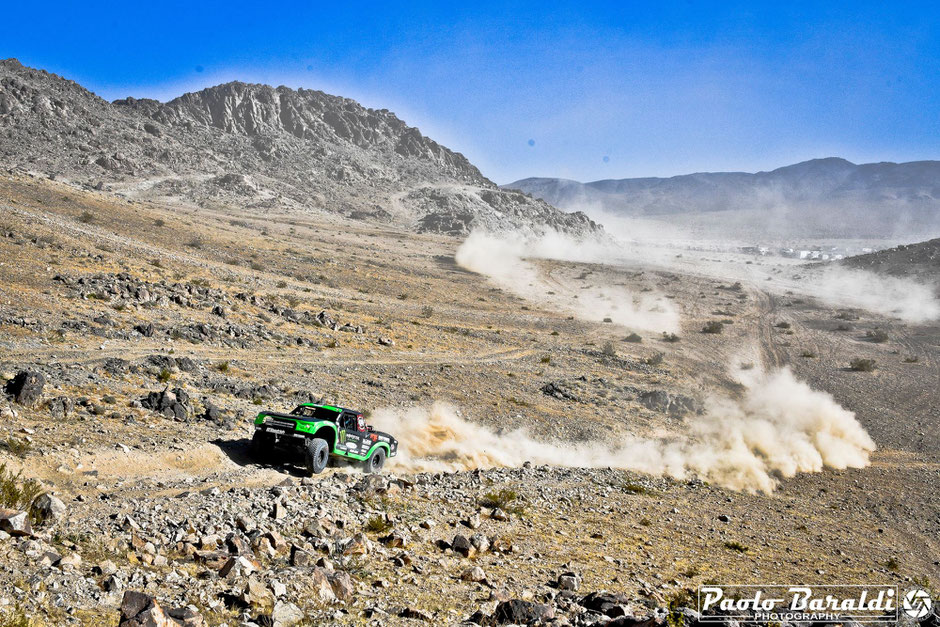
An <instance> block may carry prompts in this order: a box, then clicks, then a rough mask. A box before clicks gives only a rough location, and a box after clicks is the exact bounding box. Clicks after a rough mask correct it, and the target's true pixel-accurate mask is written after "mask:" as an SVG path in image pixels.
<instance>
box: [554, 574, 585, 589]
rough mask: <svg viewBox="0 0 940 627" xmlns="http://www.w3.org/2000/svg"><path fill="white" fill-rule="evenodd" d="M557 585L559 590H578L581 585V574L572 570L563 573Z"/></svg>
mask: <svg viewBox="0 0 940 627" xmlns="http://www.w3.org/2000/svg"><path fill="white" fill-rule="evenodd" d="M557 585H558V589H559V590H570V591H572V592H577V591H578V588H580V587H581V576H580V575H578V574H576V573H572V572H567V573H562V574H561V575H559V576H558V581H557Z"/></svg>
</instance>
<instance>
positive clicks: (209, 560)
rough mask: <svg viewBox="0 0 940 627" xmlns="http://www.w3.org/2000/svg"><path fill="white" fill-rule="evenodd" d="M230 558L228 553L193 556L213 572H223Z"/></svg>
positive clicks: (201, 552) (210, 552) (197, 554)
mask: <svg viewBox="0 0 940 627" xmlns="http://www.w3.org/2000/svg"><path fill="white" fill-rule="evenodd" d="M145 552H148V551H145ZM229 557H231V556H230V555H229V554H228V551H196V553H195V554H194V555H193V559H194V560H195V561H197V562H200V563H202V564H205V565H206V568H211V569H212V570H221V569H222V567H223V566H225V564H226V563H227V562H228V560H229Z"/></svg>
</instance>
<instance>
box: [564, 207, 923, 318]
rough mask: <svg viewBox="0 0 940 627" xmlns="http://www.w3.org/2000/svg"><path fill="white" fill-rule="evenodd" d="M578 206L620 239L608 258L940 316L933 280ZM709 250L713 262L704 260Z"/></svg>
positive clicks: (898, 312)
mask: <svg viewBox="0 0 940 627" xmlns="http://www.w3.org/2000/svg"><path fill="white" fill-rule="evenodd" d="M578 209H579V210H580V211H583V212H584V213H586V214H587V215H589V216H590V217H591V218H592V219H594V220H596V221H597V222H598V223H601V224H603V225H604V229H605V230H606V231H607V233H608V234H609V235H610V237H611V238H612V239H614V240H615V241H616V242H617V243H618V245H617V247H616V250H614V251H609V254H607V255H606V259H607V261H606V263H610V264H620V265H627V266H637V265H639V266H650V265H652V266H656V267H660V268H662V269H665V270H670V271H677V272H686V273H691V274H698V275H704V276H709V277H711V278H714V279H718V280H722V281H729V282H730V281H749V282H752V283H753V284H755V285H757V286H758V287H760V288H761V289H762V290H768V291H774V292H779V293H783V292H786V291H791V292H794V293H798V294H801V295H805V296H811V297H813V298H817V299H819V300H820V301H822V302H824V303H826V304H828V305H830V306H833V307H857V308H860V309H865V310H868V311H872V312H875V313H879V314H883V315H886V316H892V317H896V318H899V319H901V320H903V321H905V322H911V323H915V324H917V323H923V322H930V321H932V320H938V319H940V300H938V298H937V295H938V294H940V290H938V288H937V286H936V285H934V284H931V283H930V282H924V281H921V280H915V279H912V278H902V277H892V276H884V275H881V274H877V273H874V272H870V271H867V270H863V269H856V268H847V267H845V266H842V265H840V264H837V263H829V264H821V263H820V262H815V261H809V262H803V261H798V260H788V259H786V258H783V257H759V258H755V257H754V256H742V255H740V254H733V253H731V252H730V251H732V250H735V249H736V248H738V247H740V246H744V245H753V244H754V242H753V241H743V240H742V241H735V240H732V239H729V238H727V237H722V238H721V239H715V238H714V237H712V238H703V237H702V236H701V235H696V234H693V233H691V232H690V231H689V230H688V229H685V228H681V227H679V226H676V225H674V224H671V223H665V222H661V221H657V220H655V219H643V218H635V217H625V216H620V215H616V214H612V213H608V212H604V211H602V210H599V209H598V208H597V207H592V206H581V207H578ZM703 256H705V257H708V262H705V263H703V260H702V257H703Z"/></svg>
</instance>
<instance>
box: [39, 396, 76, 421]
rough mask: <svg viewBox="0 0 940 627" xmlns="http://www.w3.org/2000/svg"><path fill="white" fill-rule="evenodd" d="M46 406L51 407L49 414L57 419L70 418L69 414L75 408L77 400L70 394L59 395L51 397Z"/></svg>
mask: <svg viewBox="0 0 940 627" xmlns="http://www.w3.org/2000/svg"><path fill="white" fill-rule="evenodd" d="M46 407H48V408H49V414H50V415H52V417H53V418H54V419H55V420H62V419H64V418H68V417H69V414H71V413H72V412H73V411H74V410H75V401H73V400H72V399H71V398H70V397H68V396H57V397H55V398H53V399H50V400H49V402H48V403H46Z"/></svg>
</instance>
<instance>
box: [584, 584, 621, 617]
mask: <svg viewBox="0 0 940 627" xmlns="http://www.w3.org/2000/svg"><path fill="white" fill-rule="evenodd" d="M580 605H581V606H582V607H585V608H587V609H589V610H591V611H594V612H599V613H601V614H604V615H605V616H609V617H611V618H614V617H617V616H625V615H632V614H633V610H632V608H631V606H630V599H629V598H627V597H626V596H625V595H623V594H617V593H612V592H603V591H601V592H592V593H590V594H588V595H587V596H585V597H584V598H583V599H581V601H580Z"/></svg>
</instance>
